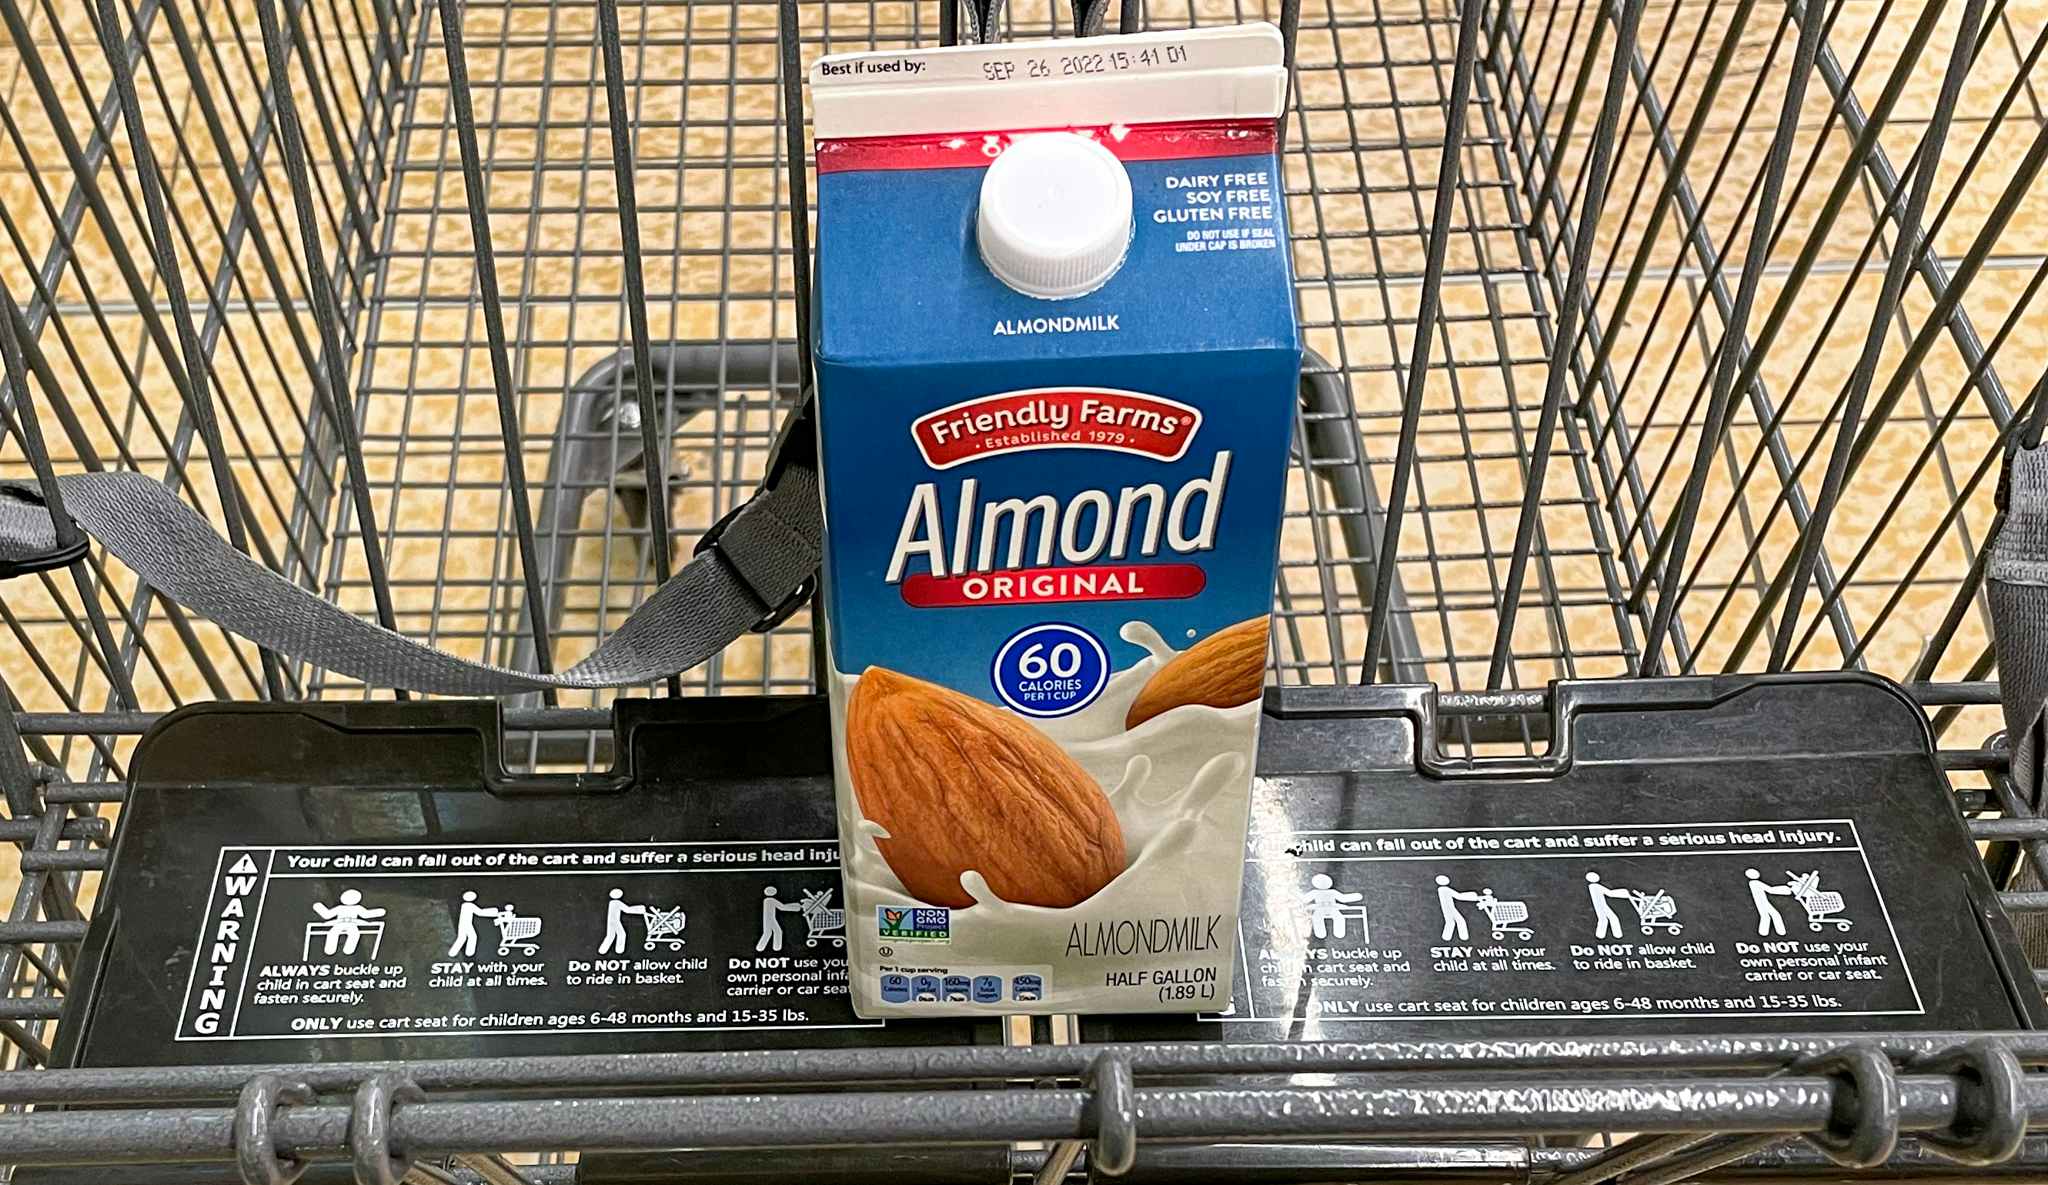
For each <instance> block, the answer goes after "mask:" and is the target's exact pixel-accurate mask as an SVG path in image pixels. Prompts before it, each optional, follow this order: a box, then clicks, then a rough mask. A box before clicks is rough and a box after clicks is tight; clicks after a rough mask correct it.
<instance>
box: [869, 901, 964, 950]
mask: <svg viewBox="0 0 2048 1185" xmlns="http://www.w3.org/2000/svg"><path fill="white" fill-rule="evenodd" d="M875 929H876V931H877V932H878V933H879V934H880V935H881V937H882V940H883V941H884V942H951V941H953V911H952V910H950V909H937V908H933V907H931V906H917V907H907V906H894V905H877V906H876V907H875Z"/></svg>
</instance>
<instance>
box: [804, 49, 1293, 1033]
mask: <svg viewBox="0 0 2048 1185" xmlns="http://www.w3.org/2000/svg"><path fill="white" fill-rule="evenodd" d="M811 86H812V93H813V98H814V103H815V111H816V120H815V127H816V132H817V138H818V139H817V166H818V277H819V278H818V286H817V295H818V300H817V307H818V310H819V315H818V321H817V325H816V327H815V341H816V351H817V371H818V399H819V402H818V411H819V441H820V450H821V454H822V460H823V475H824V500H825V513H826V534H827V554H826V560H825V579H824V596H825V607H826V620H827V626H828V646H829V669H828V671H827V679H828V681H829V684H830V692H831V697H832V708H833V730H834V740H835V743H836V744H837V746H838V763H837V771H838V772H837V777H838V794H839V817H840V837H841V843H842V846H843V854H844V863H845V870H846V883H845V888H846V910H847V912H846V919H845V923H846V935H847V941H848V942H849V944H850V957H849V962H850V966H851V969H850V974H851V978H852V985H851V986H852V992H853V1000H854V1006H855V1007H856V1008H857V1009H858V1010H859V1011H860V1013H861V1014H862V1015H863V1016H870V1017H890V1016H917V1015H939V1014H960V1013H969V1012H1011V1011H1018V1012H1066V1011H1082V1012H1103V1011H1144V1010H1151V1011H1159V1010H1166V1011H1188V1012H1192V1011H1207V1012H1217V1011H1222V1010H1224V1009H1225V1008H1227V1007H1228V1005H1229V993H1230V986H1229V985H1230V983H1231V968H1232V966H1233V961H1234V960H1235V959H1236V958H1237V940H1238V934H1237V905H1238V888H1239V885H1238V881H1239V869H1240V868H1241V867H1242V863H1243V859H1242V858H1243V848H1244V837H1245V814H1246V804H1247V800H1248V797H1249V793H1250V789H1251V779H1252V768H1253V757H1254V750H1255V748H1256V744H1257V739H1258V725H1259V702H1260V693H1261V686H1262V684H1263V681H1264V673H1265V666H1266V651H1267V634H1268V622H1267V614H1268V611H1269V608H1270V605H1271V600H1272V592H1273V567H1274V561H1275V553H1276V550H1277V540H1278V537H1279V528H1280V512H1281V503H1282V499H1283V488H1284V483H1285V478H1286V469H1287V451H1288V441H1289V435H1290V427H1291V425H1292V422H1293V409H1294V406H1295V400H1296V398H1297V385H1298V381H1299V380H1298V376H1297V371H1298V368H1299V366H1300V362H1301V340H1300V331H1299V329H1298V327H1297V325H1296V321H1295V313H1294V297H1293V288H1292V284H1291V281H1290V277H1289V270H1288V251H1287V226H1286V219H1285V213H1286V212H1285V208H1284V199H1283V195H1282V188H1281V186H1282V178H1281V172H1280V165H1279V162H1278V160H1277V159H1276V140H1275V126H1276V119H1277V117H1278V115H1279V113H1280V110H1281V100H1282V94H1283V91H1284V90H1285V86H1286V71H1285V68H1284V67H1283V66H1282V64H1281V42H1280V36H1279V34H1278V32H1277V31H1275V30H1274V29H1273V28H1272V27H1271V26H1269V25H1248V26H1242V27H1237V28H1226V29H1210V30H1202V31H1199V32H1185V33H1162V34H1145V35H1140V36H1130V37H1101V38H1094V39H1090V40H1084V41H1057V42H1042V43H1025V44H1012V45H1005V46H995V47H979V46H976V47H960V48H952V49H937V50H917V51H907V52H887V53H873V54H855V55H848V56H840V57H828V58H825V59H823V60H822V61H821V62H819V63H818V65H817V66H816V68H815V69H814V70H813V71H812V73H811Z"/></svg>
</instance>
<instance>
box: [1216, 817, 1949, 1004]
mask: <svg viewBox="0 0 2048 1185" xmlns="http://www.w3.org/2000/svg"><path fill="white" fill-rule="evenodd" d="M1245 880H1246V886H1247V896H1246V910H1245V915H1244V922H1243V927H1244V928H1243V930H1242V934H1241V942H1240V950H1241V951H1242V952H1243V955H1242V959H1241V966H1240V967H1239V969H1238V975H1239V982H1238V984H1237V987H1236V991H1235V993H1234V1004H1233V1006H1232V1009H1231V1011H1230V1012H1228V1013H1226V1014H1224V1015H1222V1016H1219V1017H1215V1018H1213V1019H1219V1020H1223V1021H1234V1022H1245V1023H1252V1022H1258V1023H1264V1022H1276V1021H1285V1022H1300V1021H1307V1020H1341V1019H1352V1018H1355V1019H1360V1020H1365V1019H1371V1020H1376V1021H1384V1020H1404V1019H1406V1020H1426V1019H1443V1018H1447V1017H1481V1018H1488V1019H1511V1018H1520V1017H1575V1018H1595V1019H1597V1018H1600V1017H1628V1018H1645V1017H1693V1016H1802V1015H1811V1016H1886V1015H1919V1014H1921V1013H1922V1012H1924V1011H1925V1009H1924V1006H1923V1001H1922V1000H1921V997H1920V991H1919V987H1918V986H1917V985H1916V984H1915V983H1914V980H1913V972H1912V969H1911V968H1910V967H1909V966H1908V965H1907V961H1906V957H1905V954H1904V952H1903V950H1902V948H1901V946H1900V943H1899V939H1898V935H1897V932H1896V931H1895V930H1894V928H1893V925H1892V920H1891V914H1890V912H1889V910H1888V909H1887V908H1886V905H1885V902H1884V898H1883V895H1882V894H1881V893H1880V892H1879V890H1878V887H1877V881H1876V878H1875V876H1874V875H1873V874H1872V871H1871V867H1870V862H1869V860H1868V859H1867V857H1866V855H1865V853H1864V849H1863V841H1862V839H1861V837H1860V836H1859V835H1858V834H1857V830H1856V825H1855V824H1854V822H1852V821H1850V820H1846V819H1815V820H1794V821H1772V822H1729V823H1686V824H1618V825H1611V826H1600V827H1576V826H1557V827H1474V828H1437V829H1415V830H1358V831H1269V832H1255V833H1254V834H1253V835H1252V836H1251V837H1250V839H1249V841H1248V848H1247V853H1246V870H1245Z"/></svg>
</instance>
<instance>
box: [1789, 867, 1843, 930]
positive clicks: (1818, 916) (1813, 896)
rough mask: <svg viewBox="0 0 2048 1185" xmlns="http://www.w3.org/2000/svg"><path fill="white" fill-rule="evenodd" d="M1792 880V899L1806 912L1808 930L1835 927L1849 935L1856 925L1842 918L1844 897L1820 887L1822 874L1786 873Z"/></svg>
mask: <svg viewBox="0 0 2048 1185" xmlns="http://www.w3.org/2000/svg"><path fill="white" fill-rule="evenodd" d="M1786 875H1787V876H1790V877H1791V878H1792V899H1793V900H1795V901H1797V902H1799V906H1800V908H1801V909H1804V910H1805V911H1806V928H1807V929H1809V930H1813V931H1816V932H1818V931H1819V930H1820V929H1821V928H1822V927H1823V926H1833V927H1834V928H1835V929H1837V930H1839V931H1841V932H1843V933H1847V932H1848V931H1849V929H1850V927H1852V926H1854V925H1855V924H1856V923H1854V922H1852V921H1850V920H1849V919H1848V918H1845V917H1842V916H1841V913H1842V906H1843V901H1842V895H1841V894H1840V893H1834V892H1830V891H1828V890H1826V889H1823V888H1821V887H1820V873H1818V872H1802V873H1789V872H1788V873H1786Z"/></svg>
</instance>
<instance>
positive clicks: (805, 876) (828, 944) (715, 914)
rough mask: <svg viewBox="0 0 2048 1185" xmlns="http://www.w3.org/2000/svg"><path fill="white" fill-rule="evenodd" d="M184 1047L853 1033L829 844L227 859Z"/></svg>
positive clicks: (215, 890) (201, 946)
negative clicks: (364, 1039) (328, 1040)
mask: <svg viewBox="0 0 2048 1185" xmlns="http://www.w3.org/2000/svg"><path fill="white" fill-rule="evenodd" d="M192 953H193V960H192V966H191V968H190V969H189V971H188V973H187V979H186V985H185V993H184V1007H183V1009H182V1010H181V1013H180V1017H179V1021H178V1031H177V1039H178V1040H180V1041H218V1040H230V1039H233V1040H252V1039H253V1040H264V1039H283V1038H293V1037H306V1036H323V1035H339V1036H386V1037H396V1036H411V1035H450V1034H455V1035H459V1034H483V1033H493V1034H504V1033H563V1032H676V1031H687V1030H700V1029H733V1028H762V1027H774V1028H847V1027H855V1026H863V1022H861V1021H859V1020H858V1019H857V1018H856V1017H855V1016H854V1015H853V1010H852V1007H851V1005H850V1002H849V1000H848V998H847V962H846V914H845V910H844V907H843V905H842V904H841V902H840V899H839V851H838V846H837V845H836V844H832V843H819V842H816V841H808V840H789V841H779V842H778V841H765V842H737V843H639V844H518V845H491V844H483V845H455V844H451V845H438V846H402V847H375V846H363V847H230V848H223V849H221V850H220V851H219V853H218V855H217V856H216V858H215V861H214V875H213V879H212V892H211V895H210V898H209V900H208V902H207V905H206V914H205V917H204V919H203V920H202V921H201V923H200V925H199V931H198V935H197V938H196V941H195V942H194V945H193V952H192Z"/></svg>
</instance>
